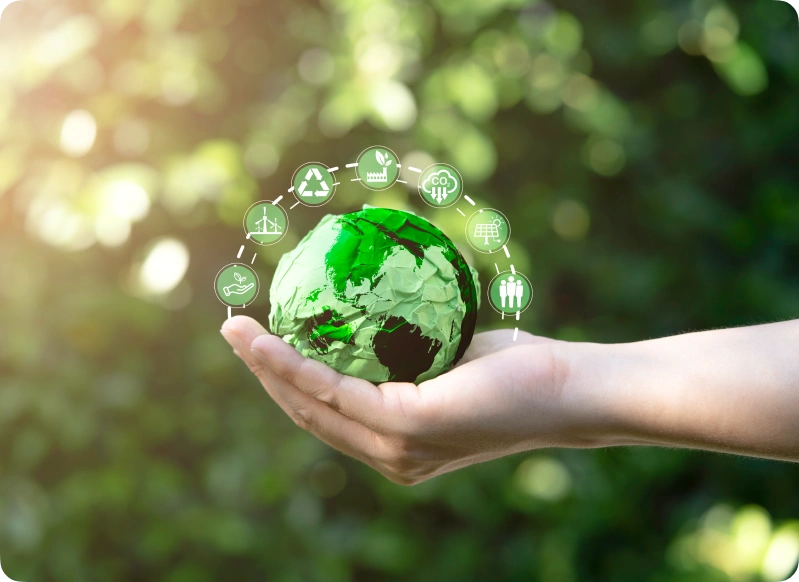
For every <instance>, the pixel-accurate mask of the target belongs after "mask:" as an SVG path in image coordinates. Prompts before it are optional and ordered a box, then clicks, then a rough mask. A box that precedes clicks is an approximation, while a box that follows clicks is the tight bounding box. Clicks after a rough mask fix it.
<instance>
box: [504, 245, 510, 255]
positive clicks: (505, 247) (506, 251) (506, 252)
mask: <svg viewBox="0 0 799 582" xmlns="http://www.w3.org/2000/svg"><path fill="white" fill-rule="evenodd" d="M502 250H503V251H505V256H506V257H508V258H510V251H509V250H508V247H507V245H502Z"/></svg>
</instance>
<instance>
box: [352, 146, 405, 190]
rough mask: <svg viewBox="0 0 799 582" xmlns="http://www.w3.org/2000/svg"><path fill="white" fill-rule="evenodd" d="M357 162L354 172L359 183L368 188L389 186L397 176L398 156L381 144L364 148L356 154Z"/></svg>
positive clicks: (382, 188)
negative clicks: (358, 154)
mask: <svg viewBox="0 0 799 582" xmlns="http://www.w3.org/2000/svg"><path fill="white" fill-rule="evenodd" d="M357 162H358V165H357V166H355V174H356V175H357V176H358V178H359V179H360V181H361V184H363V185H364V186H366V187H367V188H369V189H370V190H385V189H386V188H390V187H391V186H393V185H394V182H396V181H397V178H399V158H397V154H395V153H394V152H392V151H391V150H390V149H388V148H384V147H383V146H372V147H370V148H366V149H365V150H363V151H362V152H361V155H360V156H358V160H357Z"/></svg>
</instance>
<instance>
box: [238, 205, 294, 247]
mask: <svg viewBox="0 0 799 582" xmlns="http://www.w3.org/2000/svg"><path fill="white" fill-rule="evenodd" d="M288 228H289V215H288V214H286V211H285V210H283V208H282V207H281V206H280V205H278V204H274V203H272V202H270V201H269V200H261V201H260V202H256V203H255V204H253V205H252V206H250V207H249V208H248V209H247V212H246V213H245V214H244V232H245V234H246V235H247V238H248V239H249V240H251V241H253V242H254V243H257V244H259V245H264V246H268V245H273V244H275V243H276V242H278V241H280V239H282V238H283V237H284V236H286V231H287V230H288Z"/></svg>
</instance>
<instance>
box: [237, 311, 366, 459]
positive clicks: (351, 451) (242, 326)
mask: <svg viewBox="0 0 799 582" xmlns="http://www.w3.org/2000/svg"><path fill="white" fill-rule="evenodd" d="M222 335H223V336H224V337H225V339H226V340H227V341H228V342H229V343H230V344H231V345H232V346H234V348H235V351H236V352H238V355H239V357H241V359H242V360H244V362H245V363H246V364H247V365H248V367H249V368H250V370H251V371H252V372H253V373H254V374H255V375H256V376H257V377H258V379H259V380H260V381H261V384H262V385H263V386H264V389H265V390H266V391H267V393H268V394H269V395H270V396H271V397H272V399H273V400H274V401H275V402H276V403H277V404H278V406H280V407H281V408H282V409H283V411H284V412H285V413H286V414H287V415H288V416H289V417H290V418H291V419H292V420H293V421H294V422H295V423H296V424H297V425H298V426H300V427H301V428H303V429H305V430H307V431H308V432H310V433H312V434H313V435H314V436H316V437H317V438H319V439H320V440H322V441H323V442H325V443H327V444H328V445H330V446H331V447H333V448H335V449H338V450H340V451H342V452H343V453H345V454H348V455H350V456H352V457H355V458H356V459H358V460H360V461H362V462H364V463H366V464H368V465H370V466H372V467H373V468H375V469H377V470H379V469H378V467H377V466H376V461H375V460H373V459H372V458H371V455H373V454H375V453H376V451H375V450H374V449H375V447H376V445H375V443H376V441H377V439H376V438H375V436H374V435H373V434H372V433H370V431H369V430H368V429H366V428H365V427H362V426H359V425H357V424H356V423H354V422H353V421H351V420H349V419H347V418H346V417H344V416H342V415H340V414H338V413H337V412H335V411H333V410H331V409H330V408H329V407H327V406H325V405H324V404H322V403H321V402H318V401H316V400H314V399H313V398H311V397H310V396H308V395H307V394H304V393H303V392H302V391H300V390H298V389H297V388H296V387H293V386H291V385H290V384H289V383H288V382H287V381H286V380H285V379H283V378H280V377H279V376H278V375H277V374H275V373H274V372H272V371H271V370H270V369H269V368H268V367H266V366H264V364H263V363H262V362H261V361H259V360H258V359H257V358H255V357H254V356H253V354H252V353H251V351H250V350H249V349H248V348H247V347H246V345H247V344H250V343H252V339H254V338H256V337H259V336H261V335H268V332H266V330H265V329H264V328H263V327H262V326H261V325H260V324H259V323H258V322H257V321H255V320H253V319H251V318H249V317H243V316H237V317H233V318H231V319H229V320H227V321H226V322H225V324H224V325H223V326H222ZM292 351H293V350H292ZM297 355H299V354H297ZM300 357H301V356H300Z"/></svg>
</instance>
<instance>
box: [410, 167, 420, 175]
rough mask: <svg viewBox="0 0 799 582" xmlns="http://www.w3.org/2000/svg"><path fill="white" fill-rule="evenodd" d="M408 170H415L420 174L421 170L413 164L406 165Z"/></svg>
mask: <svg viewBox="0 0 799 582" xmlns="http://www.w3.org/2000/svg"><path fill="white" fill-rule="evenodd" d="M408 170H410V171H411V172H416V173H417V174H421V173H422V171H421V170H420V169H419V168H414V167H413V166H408Z"/></svg>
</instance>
